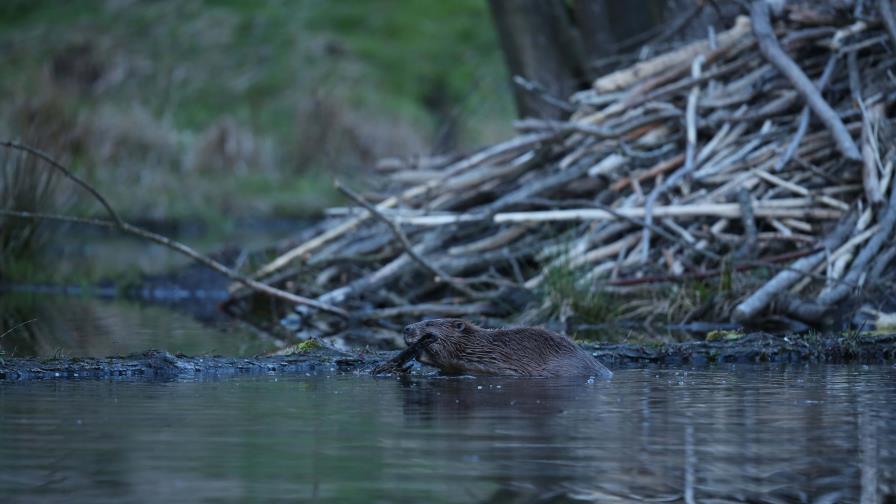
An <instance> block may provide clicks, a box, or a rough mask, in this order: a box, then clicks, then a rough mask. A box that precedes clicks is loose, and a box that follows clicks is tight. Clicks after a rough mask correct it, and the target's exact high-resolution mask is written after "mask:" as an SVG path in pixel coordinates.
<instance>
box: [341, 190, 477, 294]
mask: <svg viewBox="0 0 896 504" xmlns="http://www.w3.org/2000/svg"><path fill="white" fill-rule="evenodd" d="M334 183H335V184H336V189H339V191H340V192H341V193H342V194H345V195H346V196H348V197H349V198H351V199H352V201H354V202H355V203H357V204H359V205H361V206H362V207H364V208H365V209H367V211H368V212H370V213H371V214H372V215H373V216H374V217H376V218H377V219H379V220H380V221H381V222H383V223H384V224H385V225H386V226H388V227H389V230H391V231H392V234H393V235H395V238H396V239H398V242H399V243H400V244H401V246H402V248H403V249H404V251H405V253H406V254H408V256H409V257H410V258H411V259H413V260H414V262H416V263H417V264H419V265H420V266H421V267H423V269H425V270H427V271H429V272H430V273H432V274H433V275H434V276H435V278H436V281H439V282H446V283H448V284H449V285H451V287H453V288H454V289H455V290H457V291H459V292H460V293H462V294H464V295H465V296H467V297H469V298H475V297H476V292H475V291H474V290H472V289H470V288H469V287H467V286H466V285H464V284H463V283H461V282H458V281H457V280H456V279H455V278H454V277H452V276H451V275H449V274H447V273H445V272H444V271H442V270H441V269H439V268H438V267H436V266H435V265H433V264H432V263H430V262H429V261H427V260H426V259H424V258H423V257H421V256H420V254H418V253H417V252H415V251H414V246H413V245H411V242H409V241H408V237H407V236H405V234H404V232H403V231H402V230H401V228H400V227H398V225H397V224H395V223H394V222H393V221H392V220H391V219H389V218H388V217H386V216H385V215H383V213H382V212H380V211H379V210H377V209H376V208H375V207H374V206H373V205H371V204H370V203H368V202H367V201H366V200H365V199H364V198H362V197H361V196H360V195H358V194H356V193H355V192H354V191H352V190H351V189H349V188H348V187H345V186H344V185H342V183H340V182H339V181H338V180H337V181H335V182H334Z"/></svg>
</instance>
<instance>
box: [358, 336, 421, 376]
mask: <svg viewBox="0 0 896 504" xmlns="http://www.w3.org/2000/svg"><path fill="white" fill-rule="evenodd" d="M434 339H435V338H434V337H433V336H432V335H431V334H427V335H425V336H423V337H422V338H420V339H418V340H417V341H415V342H414V344H413V345H411V346H409V347H407V348H405V349H404V350H402V351H401V352H400V353H399V354H398V355H396V356H395V357H392V358H391V359H389V360H387V361H386V362H384V363H382V364H380V365H379V366H377V367H375V368H373V374H390V373H402V374H403V373H407V372H408V371H410V369H411V366H405V364H407V363H408V362H410V361H411V360H413V359H416V358H417V357H419V355H420V353H421V352H423V351H424V350H426V348H427V347H428V346H429V344H430V343H432V341H433V340H434Z"/></svg>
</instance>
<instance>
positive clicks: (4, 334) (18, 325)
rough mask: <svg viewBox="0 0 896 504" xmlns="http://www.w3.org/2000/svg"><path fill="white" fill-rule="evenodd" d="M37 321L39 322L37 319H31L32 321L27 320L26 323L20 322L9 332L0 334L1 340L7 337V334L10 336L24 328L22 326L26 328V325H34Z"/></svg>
mask: <svg viewBox="0 0 896 504" xmlns="http://www.w3.org/2000/svg"><path fill="white" fill-rule="evenodd" d="M35 321H37V319H36V318H33V319H31V320H26V321H24V322H19V323H18V324H16V325H14V326H12V327H10V328H9V329H8V330H7V331H5V332H4V333H3V334H0V339H3V337H4V336H6V335H7V334H9V333H11V332H13V331H15V330H16V329H18V328H20V327H22V326H24V325H28V324H30V323H32V322H35Z"/></svg>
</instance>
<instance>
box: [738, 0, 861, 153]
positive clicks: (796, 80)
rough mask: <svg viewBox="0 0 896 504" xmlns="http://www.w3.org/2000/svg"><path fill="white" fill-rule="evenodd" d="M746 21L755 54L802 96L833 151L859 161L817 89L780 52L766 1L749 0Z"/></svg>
mask: <svg viewBox="0 0 896 504" xmlns="http://www.w3.org/2000/svg"><path fill="white" fill-rule="evenodd" d="M750 20H751V21H752V22H753V34H754V35H755V36H756V40H757V41H758V42H759V51H760V52H762V55H763V56H765V59H767V60H768V61H769V63H771V64H772V65H773V66H774V67H775V68H777V69H778V71H780V72H781V73H782V74H784V76H785V77H786V78H787V80H789V81H790V83H791V84H792V85H793V87H794V88H796V90H797V91H798V92H799V93H800V95H802V97H803V99H804V100H806V103H807V104H808V105H809V107H811V108H812V111H813V112H815V115H817V116H818V117H819V119H821V122H823V123H824V125H825V126H826V127H827V128H828V130H829V131H830V132H831V135H832V136H833V137H834V141H835V142H836V143H837V148H838V149H840V152H841V153H842V154H843V156H845V157H846V158H847V159H850V160H853V161H861V160H862V156H861V154H859V149H858V147H856V144H855V142H854V141H853V139H852V137H851V136H850V135H849V131H847V129H846V126H844V125H843V121H841V120H840V116H838V115H837V112H835V111H834V109H833V108H831V106H830V105H829V104H828V102H826V101H825V99H824V98H822V97H821V94H819V93H818V90H817V89H815V86H814V85H813V84H812V81H810V80H809V78H808V77H806V74H805V73H803V71H802V70H801V69H800V67H799V65H797V64H796V63H795V62H794V61H793V60H792V59H791V58H790V56H788V55H787V53H785V52H784V50H783V49H781V44H780V43H779V42H778V37H777V36H776V35H775V30H774V28H772V23H771V19H770V17H769V6H768V2H767V0H753V4H752V6H751V8H750Z"/></svg>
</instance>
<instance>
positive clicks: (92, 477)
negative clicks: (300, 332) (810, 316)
mask: <svg viewBox="0 0 896 504" xmlns="http://www.w3.org/2000/svg"><path fill="white" fill-rule="evenodd" d="M894 405H896V369H893V368H890V367H883V366H871V367H868V366H855V367H848V366H819V367H781V366H736V367H727V366H726V367H718V368H711V369H704V370H669V369H622V370H618V372H617V373H616V376H615V377H614V379H613V380H612V381H610V382H597V383H586V382H585V381H583V380H579V379H576V380H553V379H552V380H521V379H516V380H513V379H472V378H426V379H424V378H414V379H409V380H403V381H402V380H398V379H391V378H371V377H363V376H351V375H318V376H302V377H290V378H283V377H280V378H279V379H278V378H275V377H272V376H264V377H254V378H245V379H230V380H218V381H204V382H200V381H183V382H166V383H133V382H130V383H129V382H108V381H58V382H38V383H4V384H0V495H2V496H3V499H2V500H3V501H4V502H32V501H35V500H38V499H39V500H40V501H46V502H72V501H89V502H145V501H160V502H167V501H181V500H187V501H214V502H253V501H254V502H271V501H278V500H283V501H289V502H334V503H336V502H382V503H400V502H518V503H521V502H527V503H532V502H552V503H558V502H581V501H586V502H631V501H641V500H649V501H652V502H729V501H734V502H743V501H747V502H813V503H833V502H862V503H865V502H869V503H876V502H894V499H896V406H894Z"/></svg>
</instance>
